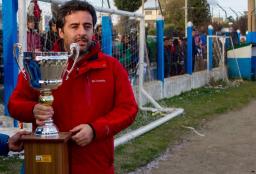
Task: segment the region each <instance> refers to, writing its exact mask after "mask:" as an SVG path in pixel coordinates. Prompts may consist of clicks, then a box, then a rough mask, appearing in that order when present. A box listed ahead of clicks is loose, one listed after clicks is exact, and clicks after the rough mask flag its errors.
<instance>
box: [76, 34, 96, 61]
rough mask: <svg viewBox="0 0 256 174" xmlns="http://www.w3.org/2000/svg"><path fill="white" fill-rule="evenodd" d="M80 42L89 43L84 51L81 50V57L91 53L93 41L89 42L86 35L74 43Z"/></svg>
mask: <svg viewBox="0 0 256 174" xmlns="http://www.w3.org/2000/svg"><path fill="white" fill-rule="evenodd" d="M79 41H82V42H84V43H87V45H86V47H85V48H83V49H82V50H81V49H80V52H79V56H81V55H83V54H86V53H87V52H88V51H89V49H90V46H91V43H92V41H91V40H89V39H88V38H87V37H86V36H85V35H83V36H80V37H77V38H75V41H74V42H75V43H78V42H79Z"/></svg>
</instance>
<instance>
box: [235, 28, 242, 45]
mask: <svg viewBox="0 0 256 174" xmlns="http://www.w3.org/2000/svg"><path fill="white" fill-rule="evenodd" d="M236 32H237V37H238V45H240V38H241V31H240V30H236Z"/></svg>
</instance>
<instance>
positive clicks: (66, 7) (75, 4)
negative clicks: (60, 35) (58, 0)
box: [56, 0, 97, 28]
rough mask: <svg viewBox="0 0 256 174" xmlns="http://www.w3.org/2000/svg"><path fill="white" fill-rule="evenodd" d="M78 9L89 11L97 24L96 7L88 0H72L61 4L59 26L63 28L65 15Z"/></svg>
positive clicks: (58, 15) (58, 17)
mask: <svg viewBox="0 0 256 174" xmlns="http://www.w3.org/2000/svg"><path fill="white" fill-rule="evenodd" d="M76 11H87V12H89V13H90V14H91V16H92V23H93V26H95V24H96V22H97V16H96V11H95V9H94V7H93V6H92V5H91V4H89V3H88V2H86V1H79V0H71V1H68V2H66V3H65V4H63V5H61V7H60V8H59V11H58V14H57V23H56V25H57V28H63V26H64V24H65V17H66V16H67V15H70V14H72V13H73V12H76Z"/></svg>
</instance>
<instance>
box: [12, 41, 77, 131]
mask: <svg viewBox="0 0 256 174" xmlns="http://www.w3.org/2000/svg"><path fill="white" fill-rule="evenodd" d="M17 50H18V51H17ZM21 50H22V45H21V44H19V43H17V44H15V45H14V49H13V51H14V58H15V60H16V62H17V64H18V66H19V68H20V70H21V72H22V73H23V75H24V78H25V79H26V80H28V81H29V83H30V85H31V87H32V88H34V89H36V90H39V91H40V96H39V103H41V104H44V105H49V106H51V105H52V103H53V100H54V98H53V95H52V90H53V89H57V88H58V87H59V86H60V85H61V84H62V81H63V78H64V76H65V79H64V80H68V78H69V74H70V73H71V72H72V70H73V69H74V67H75V64H76V62H77V60H78V57H79V45H78V44H76V43H72V44H71V45H70V54H68V52H23V53H22V51H21ZM17 53H18V55H17ZM69 57H73V58H74V59H73V60H74V61H73V64H72V66H71V68H69V69H68V68H67V67H68V58H69ZM18 59H19V60H22V63H23V67H24V69H22V68H21V65H20V64H19V61H18ZM58 132H59V131H58V128H57V127H56V125H55V124H54V123H53V120H52V119H51V118H50V119H48V120H45V121H44V125H43V126H38V127H37V128H36V130H35V135H38V136H57V135H58Z"/></svg>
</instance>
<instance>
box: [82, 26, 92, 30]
mask: <svg viewBox="0 0 256 174" xmlns="http://www.w3.org/2000/svg"><path fill="white" fill-rule="evenodd" d="M84 28H85V29H86V30H89V29H91V28H92V26H91V25H86V26H84Z"/></svg>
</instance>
